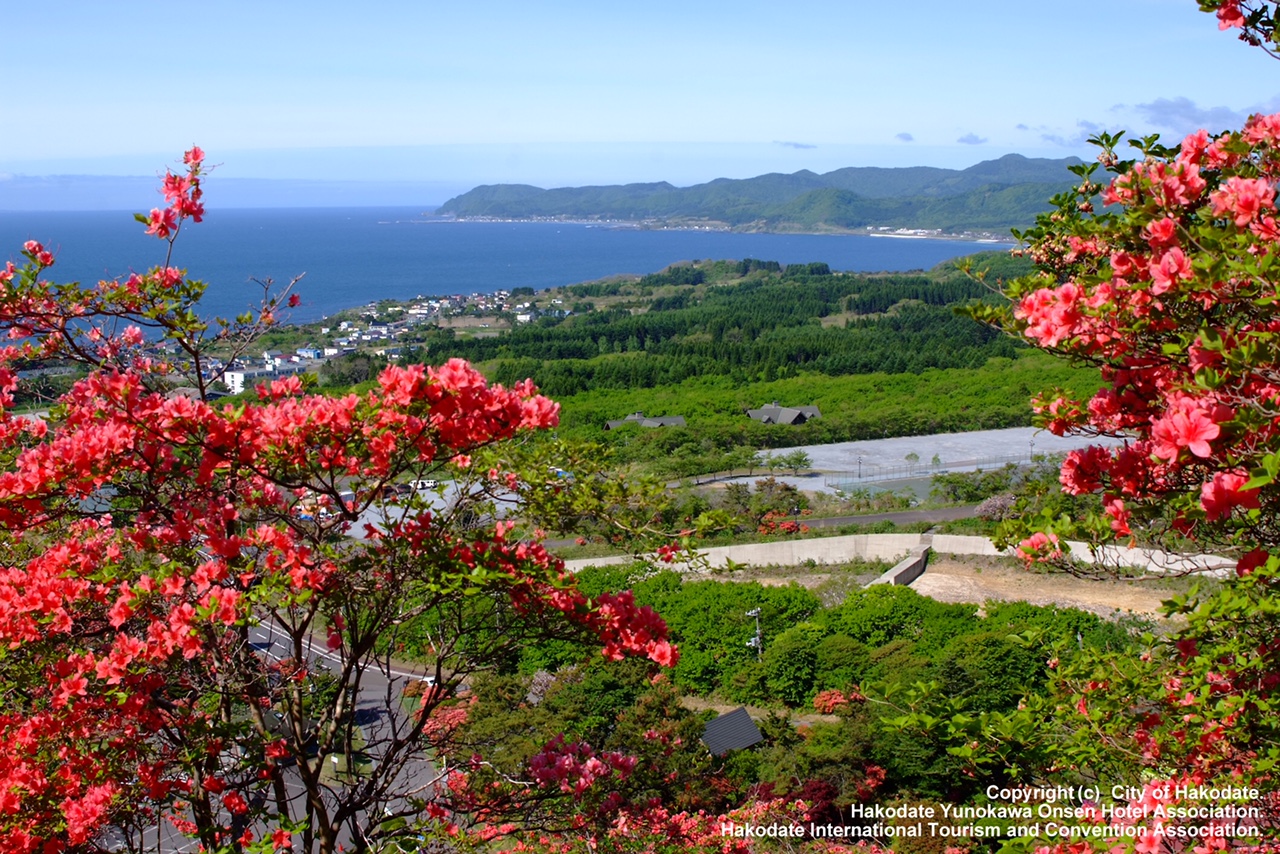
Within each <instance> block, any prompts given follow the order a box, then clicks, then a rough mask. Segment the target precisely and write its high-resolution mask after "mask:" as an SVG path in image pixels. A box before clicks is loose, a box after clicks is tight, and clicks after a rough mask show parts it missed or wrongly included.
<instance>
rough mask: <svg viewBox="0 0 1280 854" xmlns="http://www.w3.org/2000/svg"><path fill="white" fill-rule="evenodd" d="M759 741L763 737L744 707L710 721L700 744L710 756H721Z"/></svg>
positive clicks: (762, 739)
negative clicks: (703, 745)
mask: <svg viewBox="0 0 1280 854" xmlns="http://www.w3.org/2000/svg"><path fill="white" fill-rule="evenodd" d="M761 741H764V736H763V735H761V734H760V728H759V727H757V726H756V722H755V721H753V720H751V716H750V715H748V714H747V709H746V707H745V706H743V707H740V708H737V709H734V710H733V711H732V712H728V713H727V714H723V715H721V716H720V717H718V718H716V719H715V720H713V721H710V722H709V723H708V724H707V728H706V730H704V731H703V733H702V743H703V744H705V745H706V746H707V749H708V750H710V751H711V755H712V756H723V755H724V754H726V753H728V752H729V751H730V750H741V749H742V748H744V747H750V746H751V745H753V744H756V743H757V742H761Z"/></svg>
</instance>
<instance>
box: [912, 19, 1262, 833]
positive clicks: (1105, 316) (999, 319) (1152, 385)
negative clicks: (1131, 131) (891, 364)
mask: <svg viewBox="0 0 1280 854" xmlns="http://www.w3.org/2000/svg"><path fill="white" fill-rule="evenodd" d="M1201 6H1202V8H1204V9H1205V10H1206V11H1214V12H1216V14H1217V17H1218V19H1219V21H1220V23H1221V25H1222V27H1223V28H1224V29H1225V28H1232V27H1238V28H1241V29H1242V32H1243V36H1242V38H1244V39H1245V40H1246V41H1250V42H1252V43H1255V44H1263V45H1264V46H1266V47H1268V49H1269V50H1274V48H1275V41H1274V38H1275V28H1274V23H1275V20H1276V7H1275V5H1274V4H1270V3H1254V2H1245V1H1243V0H1242V2H1236V0H1223V2H1206V3H1202V4H1201ZM1094 141H1095V143H1096V144H1097V145H1098V146H1099V147H1100V150H1101V153H1100V154H1099V157H1098V162H1097V163H1094V164H1090V165H1087V166H1081V167H1077V169H1076V172H1077V174H1078V175H1079V176H1080V178H1081V183H1080V186H1079V187H1078V189H1077V191H1076V192H1074V193H1071V194H1065V195H1062V196H1060V197H1058V198H1056V199H1055V200H1054V202H1055V206H1054V210H1053V211H1052V212H1051V213H1049V214H1046V215H1044V216H1042V217H1041V219H1040V220H1039V222H1038V223H1037V226H1036V227H1035V228H1034V229H1032V230H1030V231H1028V232H1026V233H1024V234H1022V235H1020V237H1021V238H1022V239H1023V241H1024V243H1025V249H1024V250H1023V251H1024V252H1025V254H1027V255H1028V256H1029V257H1030V258H1031V259H1032V260H1033V261H1034V262H1035V264H1036V266H1037V272H1036V273H1035V274H1034V275H1032V276H1029V277H1025V278H1022V279H1019V280H1016V281H1014V282H1013V283H1012V284H1010V285H1009V286H1008V287H1007V290H1006V294H1007V296H1008V297H1009V299H1010V305H1009V307H1008V308H1007V309H1004V310H997V309H991V310H988V309H977V310H975V314H977V315H978V316H980V317H982V318H984V319H986V320H988V321H990V322H993V323H996V324H999V325H1001V326H1003V327H1004V328H1006V329H1009V330H1011V331H1014V332H1016V333H1017V334H1020V335H1022V336H1024V337H1025V338H1026V339H1027V340H1029V341H1031V342H1032V343H1034V344H1036V345H1037V346H1039V347H1042V348H1044V349H1047V350H1050V351H1053V352H1056V353H1059V354H1061V355H1063V356H1065V357H1066V358H1068V359H1070V360H1072V361H1073V362H1075V363H1078V364H1084V365H1091V366H1094V367H1096V368H1097V369H1098V371H1099V372H1100V375H1101V378H1102V380H1103V382H1104V385H1103V387H1102V388H1101V390H1100V391H1098V392H1097V393H1096V394H1095V395H1093V396H1092V397H1091V398H1088V399H1078V398H1074V397H1072V396H1070V395H1068V394H1065V393H1062V392H1057V391H1051V392H1048V393H1046V394H1045V395H1043V396H1041V397H1040V398H1039V399H1038V400H1037V401H1036V402H1035V410H1036V413H1037V417H1038V419H1039V423H1040V424H1041V425H1042V426H1044V427H1046V428H1047V429H1049V430H1050V431H1052V432H1054V433H1055V434H1058V435H1063V434H1066V433H1073V434H1084V435H1095V436H1106V437H1110V438H1114V439H1121V440H1122V442H1121V443H1119V444H1116V445H1111V446H1107V447H1103V446H1095V447H1090V448H1087V449H1085V450H1080V451H1073V452H1072V453H1070V454H1068V455H1067V457H1066V459H1065V461H1064V462H1063V464H1062V467H1061V473H1060V482H1061V485H1062V489H1063V491H1064V492H1066V493H1067V494H1068V495H1071V496H1077V497H1078V496H1096V498H1097V499H1099V500H1098V502H1097V504H1096V505H1095V507H1096V509H1095V510H1093V511H1090V512H1086V513H1079V512H1075V513H1071V512H1063V507H1064V506H1066V505H1064V504H1063V503H1061V502H1058V503H1052V502H1051V503H1049V504H1048V505H1047V506H1046V507H1045V508H1044V509H1043V510H1042V511H1041V512H1040V513H1039V514H1038V515H1037V516H1036V517H1034V518H1032V519H1029V520H1023V521H1022V522H1021V523H1018V524H1016V525H1015V526H1013V527H1012V528H1011V529H1010V530H1007V531H1006V536H1008V537H1010V538H1011V539H1012V540H1013V541H1015V542H1016V541H1017V540H1019V539H1021V544H1020V545H1019V546H1018V548H1019V551H1020V552H1021V553H1022V554H1023V555H1024V556H1025V557H1026V558H1027V559H1028V560H1029V561H1039V562H1044V563H1050V564H1054V563H1059V564H1060V563H1063V562H1065V561H1068V560H1070V559H1071V555H1070V553H1069V548H1068V546H1067V542H1066V541H1067V538H1068V536H1070V537H1072V538H1079V539H1084V540H1086V541H1088V542H1090V543H1092V544H1094V545H1108V544H1109V545H1128V544H1132V543H1133V542H1134V541H1135V540H1141V541H1143V542H1155V543H1164V544H1166V545H1167V546H1168V547H1170V548H1171V549H1174V550H1177V551H1187V550H1195V551H1212V552H1215V553H1217V554H1220V555H1223V556H1226V557H1228V558H1229V559H1230V561H1231V566H1232V570H1233V571H1231V572H1230V575H1231V578H1230V579H1228V582H1227V583H1225V584H1223V585H1221V586H1219V587H1216V588H1215V589H1214V590H1212V591H1211V592H1205V593H1203V594H1201V593H1196V592H1193V593H1192V595H1190V596H1188V597H1180V598H1178V599H1175V600H1174V601H1172V602H1170V603H1169V604H1168V608H1169V612H1170V614H1171V615H1173V616H1177V617H1179V618H1180V619H1181V620H1182V621H1183V622H1182V626H1183V628H1181V629H1180V631H1178V632H1177V633H1176V634H1175V635H1174V636H1172V637H1169V638H1155V637H1150V636H1149V637H1147V638H1146V639H1145V641H1144V645H1145V647H1146V649H1145V651H1143V652H1142V653H1141V654H1140V655H1138V656H1133V655H1114V654H1097V655H1089V656H1073V657H1071V658H1070V659H1068V658H1066V657H1065V651H1064V657H1063V658H1061V659H1059V658H1058V657H1056V656H1055V657H1054V658H1052V659H1051V660H1050V661H1049V666H1050V667H1051V668H1052V672H1053V685H1054V688H1055V695H1054V696H1053V697H1052V698H1050V699H1048V700H1034V699H1033V700H1029V701H1028V703H1027V704H1025V705H1024V708H1022V709H1020V710H1019V711H1017V712H1014V713H1002V714H998V715H973V714H969V713H966V712H965V711H964V710H962V709H958V708H953V709H952V712H953V714H952V715H951V716H950V717H949V718H947V720H949V724H948V726H949V728H950V729H949V733H950V737H951V738H952V739H953V743H954V745H955V746H954V747H953V752H955V753H956V754H957V755H960V756H963V757H964V758H965V759H966V760H967V761H969V762H970V763H971V764H972V766H973V767H974V768H975V769H981V770H984V771H985V772H986V773H1001V774H1005V775H1007V776H1009V777H1011V778H1013V779H1021V780H1026V781H1032V782H1036V781H1044V780H1051V781H1054V782H1057V783H1061V784H1081V783H1083V784H1089V783H1091V782H1096V783H1098V784H1102V785H1103V789H1104V791H1106V794H1104V795H1103V796H1102V800H1103V801H1104V802H1110V801H1112V800H1113V798H1112V797H1111V795H1110V792H1109V790H1110V787H1111V785H1113V784H1122V785H1123V786H1124V787H1125V788H1126V790H1127V792H1126V794H1125V795H1124V796H1123V797H1120V798H1116V799H1114V800H1116V801H1118V802H1120V803H1122V804H1123V803H1126V802H1127V803H1130V804H1137V805H1139V806H1143V805H1145V806H1146V807H1148V808H1149V810H1150V809H1153V808H1154V806H1155V805H1157V804H1160V805H1163V806H1165V807H1167V806H1170V805H1172V804H1174V803H1178V804H1180V805H1182V806H1196V804H1197V802H1198V801H1203V800H1204V799H1203V798H1200V799H1197V798H1194V797H1191V798H1182V799H1180V800H1179V799H1177V798H1176V797H1173V796H1171V795H1168V794H1162V793H1163V792H1165V789H1166V787H1168V788H1169V790H1170V791H1176V788H1177V787H1178V786H1179V785H1182V786H1192V787H1194V786H1205V787H1207V788H1211V789H1212V788H1223V789H1226V790H1227V791H1229V792H1231V793H1232V794H1227V795H1224V796H1223V797H1220V798H1217V799H1216V801H1215V803H1216V804H1217V805H1223V804H1232V803H1234V804H1236V805H1239V806H1249V807H1256V808H1257V810H1258V813H1257V814H1255V815H1254V816H1253V817H1252V818H1250V819H1249V820H1247V821H1243V822H1240V821H1226V820H1218V819H1213V820H1209V821H1205V820H1198V819H1192V820H1185V821H1163V820H1160V819H1158V818H1152V817H1151V812H1148V813H1147V814H1146V815H1144V816H1142V817H1141V818H1140V819H1137V820H1135V821H1133V822H1130V823H1131V824H1133V825H1134V828H1133V833H1132V834H1131V835H1129V836H1127V837H1125V838H1120V839H1116V838H1114V837H1099V838H1098V839H1097V840H1096V844H1098V845H1100V846H1110V845H1112V844H1121V845H1125V846H1132V847H1134V848H1136V849H1137V850H1139V851H1143V852H1155V851H1166V850H1168V851H1176V850H1183V849H1185V848H1190V847H1195V846H1197V845H1198V846H1200V847H1196V848H1195V850H1196V851H1208V850H1213V849H1215V848H1221V847H1224V846H1225V845H1227V844H1229V843H1230V842H1231V840H1232V839H1236V840H1238V841H1239V842H1240V843H1242V844H1258V843H1259V842H1260V841H1264V840H1271V841H1272V844H1274V832H1275V827H1276V822H1277V819H1278V818H1280V813H1277V797H1276V791H1277V789H1278V788H1280V787H1277V785H1276V780H1275V776H1274V775H1275V764H1276V762H1277V761H1278V760H1280V729H1278V728H1277V723H1276V721H1277V718H1276V715H1275V710H1274V706H1273V703H1274V700H1273V697H1274V694H1275V690H1276V687H1277V686H1278V685H1280V658H1278V657H1277V654H1278V653H1280V646H1277V644H1276V641H1275V638H1276V636H1277V629H1280V625H1277V621H1276V616H1275V615H1276V597H1275V589H1274V588H1275V585H1276V582H1277V579H1278V578H1280V528H1278V527H1277V525H1276V519H1277V518H1278V516H1277V513H1278V512H1280V314H1277V310H1276V306H1277V301H1278V300H1280V213H1277V209H1276V184H1277V181H1280V114H1278V115H1255V116H1252V117H1251V118H1250V119H1249V120H1248V121H1247V122H1246V123H1245V125H1244V127H1242V128H1240V129H1239V130H1232V131H1228V132H1225V133H1217V134H1210V133H1208V132H1206V131H1203V130H1201V131H1199V132H1197V133H1194V134H1191V135H1190V136H1188V137H1186V138H1185V139H1183V140H1182V141H1181V143H1180V144H1178V145H1176V146H1167V145H1165V144H1163V143H1162V142H1161V141H1160V139H1159V138H1157V137H1154V136H1152V137H1146V138H1143V139H1138V140H1133V141H1131V142H1130V145H1131V146H1132V147H1133V148H1132V149H1130V150H1131V151H1132V150H1136V156H1134V157H1127V156H1126V155H1125V154H1124V152H1123V151H1122V149H1121V148H1120V147H1119V146H1120V143H1121V141H1122V140H1121V137H1120V135H1119V134H1101V135H1099V137H1097V138H1096V139H1095V140H1094ZM919 721H920V718H919V717H917V718H916V723H919ZM1241 826H1249V827H1252V828H1253V829H1254V830H1255V831H1257V833H1258V835H1257V836H1253V835H1250V833H1249V832H1248V831H1242V830H1240V827H1241ZM1192 827H1197V828H1200V829H1201V830H1202V831H1203V830H1204V829H1205V828H1211V829H1212V828H1214V827H1216V828H1218V829H1219V830H1221V833H1220V834H1219V835H1217V836H1212V837H1210V838H1205V837H1198V838H1189V837H1185V836H1180V835H1179V834H1180V833H1182V832H1184V831H1185V830H1186V829H1187V828H1192ZM1179 828H1181V829H1179ZM1224 828H1226V829H1224ZM1231 828H1234V830H1231ZM1061 847H1064V848H1065V847H1066V846H1065V843H1064V844H1063V845H1062V846H1061Z"/></svg>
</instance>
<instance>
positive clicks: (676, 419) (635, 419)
mask: <svg viewBox="0 0 1280 854" xmlns="http://www.w3.org/2000/svg"><path fill="white" fill-rule="evenodd" d="M623 424H639V425H640V426H641V427H683V426H685V423H684V416H683V415H653V416H650V415H645V414H644V413H643V412H633V413H631V414H630V415H628V416H627V417H626V418H620V419H618V420H617V421H606V422H605V424H604V429H606V430H613V429H616V428H618V427H621V426H622V425H623Z"/></svg>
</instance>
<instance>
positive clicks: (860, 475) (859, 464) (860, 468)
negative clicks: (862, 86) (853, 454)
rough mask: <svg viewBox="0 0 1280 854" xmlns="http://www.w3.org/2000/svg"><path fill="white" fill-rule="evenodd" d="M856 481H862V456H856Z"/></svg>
mask: <svg viewBox="0 0 1280 854" xmlns="http://www.w3.org/2000/svg"><path fill="white" fill-rule="evenodd" d="M858 480H862V454H858Z"/></svg>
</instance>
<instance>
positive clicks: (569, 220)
mask: <svg viewBox="0 0 1280 854" xmlns="http://www.w3.org/2000/svg"><path fill="white" fill-rule="evenodd" d="M424 222H429V223H432V224H436V223H443V224H448V223H457V224H468V223H513V224H514V223H520V224H531V223H542V224H547V225H579V226H584V227H587V228H604V229H614V230H628V231H681V232H717V233H724V234H779V235H786V234H803V235H809V236H814V237H827V236H830V237H891V238H897V239H900V240H954V241H963V242H967V243H984V244H992V245H996V244H1008V245H1009V246H1016V245H1017V241H1016V240H1015V239H1014V238H1013V236H1012V235H1009V234H1001V233H999V232H994V231H964V232H960V233H949V232H944V231H942V230H940V229H931V228H930V229H926V228H911V227H906V226H866V227H863V228H838V227H835V226H824V227H823V228H819V229H805V228H789V227H784V228H766V227H762V226H761V225H760V224H759V223H751V224H749V225H741V226H732V225H729V224H728V223H725V222H719V221H709V220H708V221H699V222H680V221H675V222H671V221H666V220H620V219H581V218H575V217H496V216H448V215H445V216H437V217H435V218H432V219H430V220H424Z"/></svg>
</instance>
